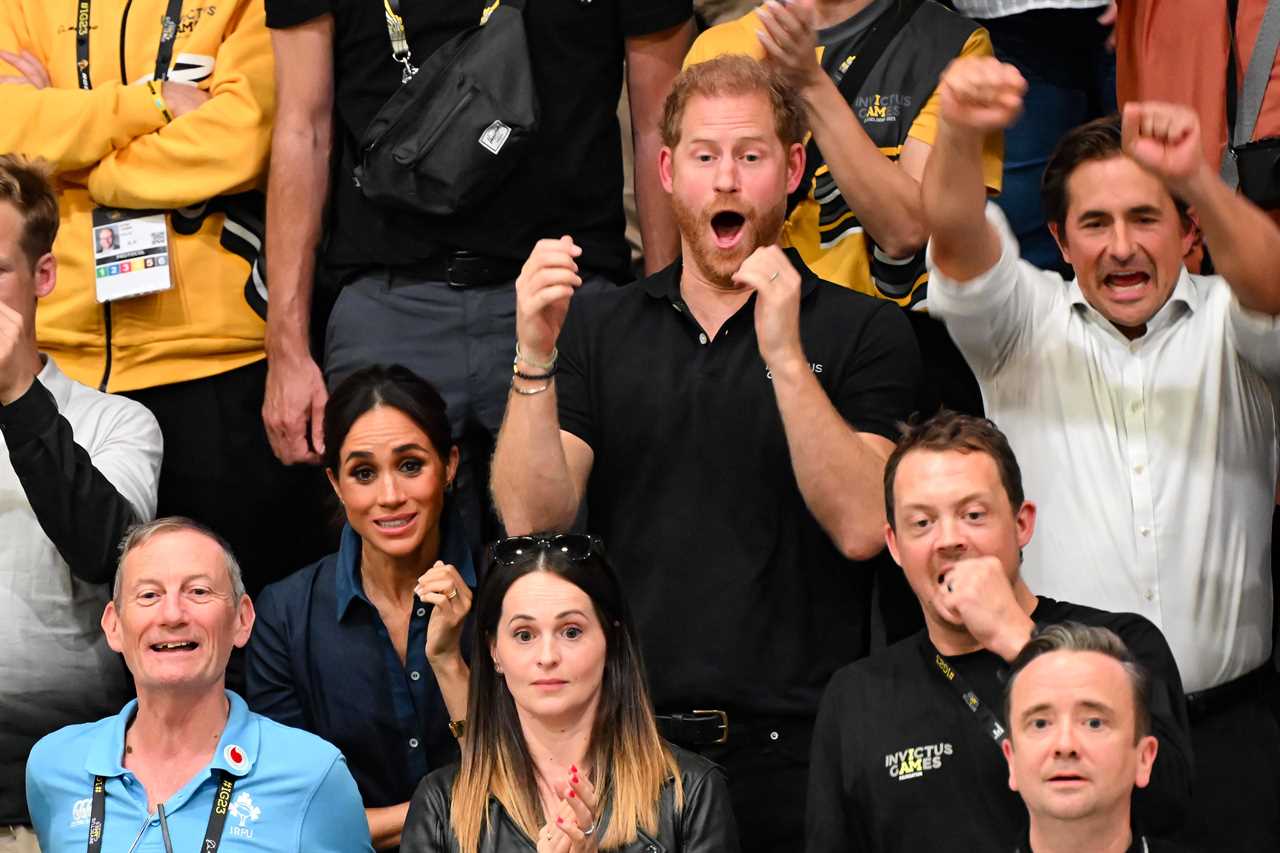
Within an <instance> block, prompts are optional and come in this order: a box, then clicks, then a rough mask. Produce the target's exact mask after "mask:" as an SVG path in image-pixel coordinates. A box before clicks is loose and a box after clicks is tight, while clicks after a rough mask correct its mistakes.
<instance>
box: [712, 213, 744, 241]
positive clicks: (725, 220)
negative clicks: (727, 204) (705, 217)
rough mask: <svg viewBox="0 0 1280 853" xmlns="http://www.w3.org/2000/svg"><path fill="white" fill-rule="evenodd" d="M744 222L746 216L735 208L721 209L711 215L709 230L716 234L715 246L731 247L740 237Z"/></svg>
mask: <svg viewBox="0 0 1280 853" xmlns="http://www.w3.org/2000/svg"><path fill="white" fill-rule="evenodd" d="M746 224H747V217H745V216H743V215H742V214H741V213H738V212H737V211H736V210H722V211H720V212H719V213H717V214H715V215H714V216H712V217H711V230H712V231H713V232H714V233H715V235H716V246H718V247H719V248H721V249H731V248H733V247H734V246H735V245H737V243H738V240H739V239H740V238H741V237H742V230H743V227H744V226H745V225H746Z"/></svg>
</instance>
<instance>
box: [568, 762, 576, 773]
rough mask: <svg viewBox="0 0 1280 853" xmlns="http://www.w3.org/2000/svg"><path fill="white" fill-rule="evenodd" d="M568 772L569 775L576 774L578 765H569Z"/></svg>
mask: <svg viewBox="0 0 1280 853" xmlns="http://www.w3.org/2000/svg"><path fill="white" fill-rule="evenodd" d="M569 772H570V773H577V772H578V765H576V764H570V765H569Z"/></svg>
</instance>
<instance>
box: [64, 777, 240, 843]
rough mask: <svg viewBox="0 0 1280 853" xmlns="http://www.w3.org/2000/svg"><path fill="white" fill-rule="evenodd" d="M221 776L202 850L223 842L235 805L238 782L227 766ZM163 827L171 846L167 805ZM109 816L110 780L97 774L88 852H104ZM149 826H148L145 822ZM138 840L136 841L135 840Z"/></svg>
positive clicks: (161, 811) (162, 812) (162, 813)
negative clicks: (232, 807)
mask: <svg viewBox="0 0 1280 853" xmlns="http://www.w3.org/2000/svg"><path fill="white" fill-rule="evenodd" d="M214 775H215V776H216V778H217V780H218V792H217V793H216V794H214V796H213V805H212V806H210V807H209V825H208V826H207V827H206V828H205V831H204V844H203V845H202V846H201V847H200V850H201V853H217V850H218V847H219V846H220V845H221V844H222V827H223V825H225V824H226V822H227V810H228V809H229V808H230V806H231V791H232V790H233V789H234V788H235V786H236V779H235V777H234V776H232V775H231V774H230V773H228V772H227V771H225V770H218V771H216V772H215V774H214ZM160 819H161V828H162V829H164V830H166V831H165V848H166V849H168V847H169V844H168V831H167V830H168V826H167V821H165V819H164V811H163V806H162V807H161V809H160ZM106 820H107V780H106V777H104V776H94V777H93V803H92V807H91V808H90V813H89V850H88V853H102V830H103V825H104V824H105V823H106ZM144 829H145V826H144ZM135 843H136V842H135Z"/></svg>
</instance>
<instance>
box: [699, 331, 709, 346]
mask: <svg viewBox="0 0 1280 853" xmlns="http://www.w3.org/2000/svg"><path fill="white" fill-rule="evenodd" d="M706 342H707V333H706V332H699V333H698V343H700V344H706Z"/></svg>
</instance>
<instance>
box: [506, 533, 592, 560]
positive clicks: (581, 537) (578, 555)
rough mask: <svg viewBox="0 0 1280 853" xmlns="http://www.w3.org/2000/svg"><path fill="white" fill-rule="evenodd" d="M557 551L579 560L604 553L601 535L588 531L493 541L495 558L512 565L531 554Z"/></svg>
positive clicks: (513, 537) (511, 537)
mask: <svg viewBox="0 0 1280 853" xmlns="http://www.w3.org/2000/svg"><path fill="white" fill-rule="evenodd" d="M544 551H555V552H559V553H561V554H563V555H564V556H566V557H568V558H569V559H570V560H573V561H574V562H577V561H578V560H585V559H586V558H587V557H589V556H591V555H592V554H596V555H598V556H603V555H604V543H603V542H602V541H601V540H600V537H599V536H591V535H589V534H586V533H557V534H555V535H554V536H508V537H507V538H506V539H499V540H498V541H497V542H494V543H493V559H494V560H495V561H496V562H499V563H503V564H505V565H511V564H512V563H515V562H518V561H519V560H522V559H524V558H525V557H527V556H529V555H530V554H537V553H539V552H544Z"/></svg>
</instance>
